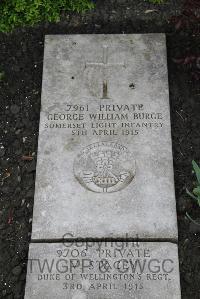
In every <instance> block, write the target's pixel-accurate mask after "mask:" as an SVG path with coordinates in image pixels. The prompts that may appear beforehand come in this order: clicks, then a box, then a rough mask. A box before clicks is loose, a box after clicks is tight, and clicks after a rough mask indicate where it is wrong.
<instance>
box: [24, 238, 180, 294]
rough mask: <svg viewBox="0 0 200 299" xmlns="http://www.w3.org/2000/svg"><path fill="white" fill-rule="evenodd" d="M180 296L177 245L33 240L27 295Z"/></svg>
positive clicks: (30, 251)
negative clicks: (43, 241) (63, 242)
mask: <svg viewBox="0 0 200 299" xmlns="http://www.w3.org/2000/svg"><path fill="white" fill-rule="evenodd" d="M32 298H37V299H38V298H40V299H54V298H60V299H64V298H67V299H121V298H125V299H129V298H135V299H156V298H158V299H161V298H164V299H180V298H181V293H180V282H179V264H178V250H177V245H176V244H172V243H165V242H161V243H158V242H154V243H153V242H140V243H138V242H116V241H113V242H87V243H85V242H82V243H81V242H77V243H74V244H72V243H65V244H61V243H45V244H44V243H43V244H39V243H32V244H31V245H30V249H29V262H28V269H27V283H26V292H25V299H32Z"/></svg>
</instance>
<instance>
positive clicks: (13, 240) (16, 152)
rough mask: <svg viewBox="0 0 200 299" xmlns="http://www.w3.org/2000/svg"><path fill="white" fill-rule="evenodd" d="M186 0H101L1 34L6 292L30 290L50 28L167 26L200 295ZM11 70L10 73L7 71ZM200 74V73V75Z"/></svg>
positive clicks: (183, 220)
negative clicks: (181, 26) (181, 20)
mask: <svg viewBox="0 0 200 299" xmlns="http://www.w3.org/2000/svg"><path fill="white" fill-rule="evenodd" d="M181 2H182V1H168V2H167V4H166V5H152V4H149V3H148V2H144V1H131V0H127V1H125V0H115V1H114V0H110V1H108V0H104V1H102V0H101V1H100V0H99V1H97V8H96V9H95V10H94V11H91V12H87V13H86V14H84V15H78V14H70V15H63V18H62V21H61V22H60V23H58V24H54V25H49V24H41V25H40V26H37V27H34V28H24V29H18V30H16V31H15V32H13V33H12V34H8V35H6V34H0V78H1V77H3V78H1V79H0V113H1V118H0V251H1V254H0V275H1V276H0V277H1V279H0V298H9V299H12V298H14V299H15V298H16V299H21V298H23V294H24V286H25V277H26V262H27V254H28V244H29V241H30V235H31V224H32V210H33V198H34V181H35V168H36V159H37V139H38V125H39V112H40V92H41V80H42V64H43V46H44V45H43V42H44V35H45V34H58V33H59V34H64V33H65V34H68V33H136V32H140V33H145V32H166V33H167V49H168V68H169V87H170V102H171V119H172V138H173V153H174V170H175V187H176V198H177V212H178V224H179V256H180V271H181V286H182V298H183V299H190V298H192V299H198V298H200V275H199V272H200V226H197V225H194V224H193V223H191V222H190V221H189V220H188V219H187V217H186V216H185V213H186V212H188V213H189V214H190V215H191V216H192V217H193V218H195V219H197V218H199V219H200V209H199V208H198V207H197V205H196V204H195V202H194V201H193V200H192V199H190V198H189V197H188V196H187V195H186V192H185V188H186V187H188V188H190V189H192V186H193V183H194V176H193V174H192V170H191V161H192V159H195V160H196V161H197V162H200V134H199V128H200V117H199V115H200V84H199V81H198V80H197V79H198V78H197V77H198V76H197V73H198V71H199V69H198V65H197V64H195V63H187V64H186V63H185V64H180V63H179V64H177V63H175V62H174V59H177V58H184V57H188V56H191V55H192V56H195V55H196V56H200V49H199V45H200V36H199V35H197V34H194V32H193V31H191V30H190V29H187V30H186V31H180V32H175V29H174V25H173V24H172V22H171V21H170V18H171V16H173V15H178V14H180V11H181ZM1 74H3V76H1ZM195 77H196V79H195Z"/></svg>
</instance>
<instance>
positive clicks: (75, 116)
mask: <svg viewBox="0 0 200 299" xmlns="http://www.w3.org/2000/svg"><path fill="white" fill-rule="evenodd" d="M36 172H37V173H36V185H35V201H34V212H33V228H32V242H34V243H32V244H31V245H30V251H29V265H28V272H27V285H26V294H25V298H26V299H32V298H44V299H45V298H50V299H51V298H70V299H81V298H88V299H93V298H95V299H96V298H97V299H112V298H113V299H114V298H116V299H117V298H122V297H124V298H127V299H128V298H135V299H136V298H137V299H138V298H141V299H143V298H144V299H146V298H150V299H151V298H152V299H154V298H166V299H167V298H177V299H179V298H181V295H180V284H179V270H178V255H177V245H176V244H173V242H175V243H176V242H177V220H176V207H175V195H174V179H173V161H172V144H171V129H170V112H169V91H168V74H167V62H166V41H165V35H164V34H128V35H50V36H46V39H45V52H44V67H43V85H42V105H41V115H40V131H39V143H38V160H37V171H36ZM63 240H65V241H66V243H62V242H61V241H63ZM72 240H79V242H77V243H72ZM80 240H82V242H80ZM89 240H90V242H89ZM95 240H96V242H95ZM97 240H98V242H97ZM93 241H94V242H93ZM118 241H121V243H120V244H123V245H120V246H122V247H123V248H119V247H118V245H119V243H118ZM41 242H42V243H41ZM131 242H132V243H131ZM84 246H85V247H84Z"/></svg>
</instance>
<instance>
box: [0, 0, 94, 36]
mask: <svg viewBox="0 0 200 299" xmlns="http://www.w3.org/2000/svg"><path fill="white" fill-rule="evenodd" d="M93 7H94V3H93V2H92V1H91V0H32V1H31V0H1V1H0V32H10V31H12V30H14V29H15V28H17V27H24V26H33V25H34V24H38V23H41V22H44V21H49V22H58V21H59V20H60V16H61V12H62V11H74V12H84V11H86V10H88V9H92V8H93Z"/></svg>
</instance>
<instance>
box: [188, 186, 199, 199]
mask: <svg viewBox="0 0 200 299" xmlns="http://www.w3.org/2000/svg"><path fill="white" fill-rule="evenodd" d="M186 192H187V194H188V195H189V196H191V197H192V198H193V199H195V200H197V198H196V196H194V194H192V193H191V192H190V191H189V190H188V189H186Z"/></svg>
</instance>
